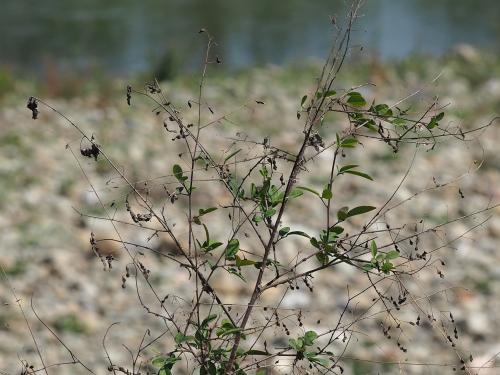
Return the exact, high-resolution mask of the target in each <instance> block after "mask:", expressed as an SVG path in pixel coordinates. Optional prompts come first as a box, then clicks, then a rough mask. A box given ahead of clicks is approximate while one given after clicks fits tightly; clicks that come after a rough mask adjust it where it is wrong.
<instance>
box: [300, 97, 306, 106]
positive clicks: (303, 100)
mask: <svg viewBox="0 0 500 375" xmlns="http://www.w3.org/2000/svg"><path fill="white" fill-rule="evenodd" d="M306 100H307V95H304V96H303V97H302V100H301V101H300V106H301V107H303V106H304V103H305V102H306Z"/></svg>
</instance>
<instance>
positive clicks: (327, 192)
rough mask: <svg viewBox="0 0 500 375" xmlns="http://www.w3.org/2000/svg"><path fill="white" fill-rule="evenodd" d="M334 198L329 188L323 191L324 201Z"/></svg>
mask: <svg viewBox="0 0 500 375" xmlns="http://www.w3.org/2000/svg"><path fill="white" fill-rule="evenodd" d="M332 197H333V194H332V191H331V190H330V189H329V188H328V186H326V187H325V188H324V189H323V192H322V193H321V198H323V199H332Z"/></svg>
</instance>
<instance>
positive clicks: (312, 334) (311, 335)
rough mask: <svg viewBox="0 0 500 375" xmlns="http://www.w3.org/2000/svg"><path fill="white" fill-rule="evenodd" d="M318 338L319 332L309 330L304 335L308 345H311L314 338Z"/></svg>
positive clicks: (305, 342)
mask: <svg viewBox="0 0 500 375" xmlns="http://www.w3.org/2000/svg"><path fill="white" fill-rule="evenodd" d="M317 338H318V334H317V333H316V332H314V331H307V332H306V333H305V335H304V344H305V345H306V346H311V345H312V344H313V343H314V340H316V339H317Z"/></svg>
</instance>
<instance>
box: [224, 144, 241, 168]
mask: <svg viewBox="0 0 500 375" xmlns="http://www.w3.org/2000/svg"><path fill="white" fill-rule="evenodd" d="M240 151H241V148H240V149H238V150H236V151H233V152H231V153H230V154H229V155H228V156H227V157H226V158H225V159H224V164H226V162H227V161H228V160H229V159H231V158H232V157H233V156H235V155H236V154H237V153H238V152H240Z"/></svg>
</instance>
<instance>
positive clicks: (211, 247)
mask: <svg viewBox="0 0 500 375" xmlns="http://www.w3.org/2000/svg"><path fill="white" fill-rule="evenodd" d="M221 245H222V242H217V241H210V242H209V243H207V244H205V246H203V250H204V251H205V252H206V253H208V252H210V251H213V250H215V249H217V248H218V247H219V246H221Z"/></svg>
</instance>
